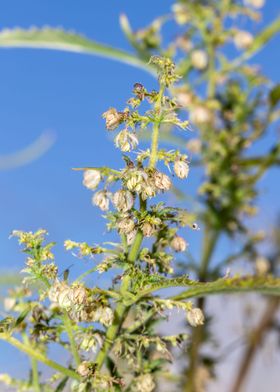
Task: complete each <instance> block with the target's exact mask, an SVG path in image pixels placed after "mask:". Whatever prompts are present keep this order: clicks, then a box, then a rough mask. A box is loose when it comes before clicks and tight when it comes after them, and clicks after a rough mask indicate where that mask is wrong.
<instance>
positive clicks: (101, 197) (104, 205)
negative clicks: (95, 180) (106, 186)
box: [92, 191, 109, 211]
mask: <svg viewBox="0 0 280 392" xmlns="http://www.w3.org/2000/svg"><path fill="white" fill-rule="evenodd" d="M92 203H93V204H95V205H96V206H97V207H99V208H100V209H101V210H102V211H108V210H109V197H108V194H107V192H106V191H98V192H96V193H95V194H94V195H93V197H92Z"/></svg>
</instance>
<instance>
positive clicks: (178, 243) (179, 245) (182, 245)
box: [170, 235, 187, 252]
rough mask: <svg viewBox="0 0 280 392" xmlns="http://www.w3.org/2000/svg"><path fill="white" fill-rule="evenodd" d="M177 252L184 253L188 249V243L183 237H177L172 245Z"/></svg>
mask: <svg viewBox="0 0 280 392" xmlns="http://www.w3.org/2000/svg"><path fill="white" fill-rule="evenodd" d="M170 245H171V248H172V249H173V250H175V252H184V251H185V250H186V249H187V243H186V241H185V240H184V238H183V237H180V236H178V235H176V236H175V237H174V238H173V240H172V241H171V243H170Z"/></svg>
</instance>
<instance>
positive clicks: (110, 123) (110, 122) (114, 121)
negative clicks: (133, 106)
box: [102, 108, 124, 131]
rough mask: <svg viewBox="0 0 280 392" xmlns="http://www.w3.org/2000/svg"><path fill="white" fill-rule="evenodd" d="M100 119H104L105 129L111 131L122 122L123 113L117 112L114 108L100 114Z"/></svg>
mask: <svg viewBox="0 0 280 392" xmlns="http://www.w3.org/2000/svg"><path fill="white" fill-rule="evenodd" d="M102 117H103V118H105V121H106V128H107V129H108V130H109V131H113V130H114V129H116V128H118V126H119V125H120V124H121V123H122V122H123V120H124V113H122V112H118V111H117V110H116V109H115V108H110V109H108V110H107V112H105V113H103V114H102Z"/></svg>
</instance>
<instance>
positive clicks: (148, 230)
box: [141, 222, 156, 237]
mask: <svg viewBox="0 0 280 392" xmlns="http://www.w3.org/2000/svg"><path fill="white" fill-rule="evenodd" d="M141 229H142V233H143V235H144V236H145V237H151V236H152V235H153V234H154V233H155V231H156V230H155V226H154V225H151V224H150V223H149V222H145V223H144V224H143V225H142V227H141Z"/></svg>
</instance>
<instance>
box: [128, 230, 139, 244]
mask: <svg viewBox="0 0 280 392" xmlns="http://www.w3.org/2000/svg"><path fill="white" fill-rule="evenodd" d="M136 234H137V230H136V229H134V230H132V231H131V232H130V233H128V234H127V235H126V241H127V245H131V244H132V243H133V241H134V239H135V237H136Z"/></svg>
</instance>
